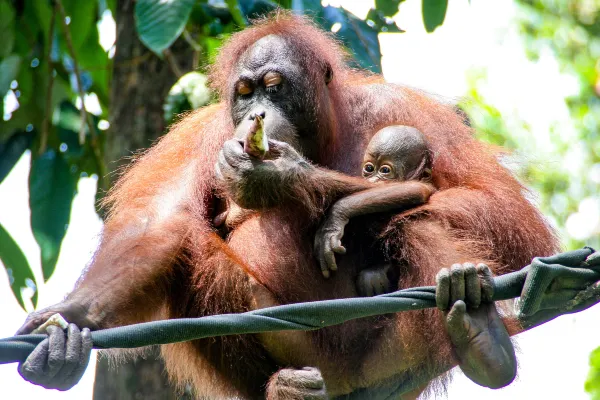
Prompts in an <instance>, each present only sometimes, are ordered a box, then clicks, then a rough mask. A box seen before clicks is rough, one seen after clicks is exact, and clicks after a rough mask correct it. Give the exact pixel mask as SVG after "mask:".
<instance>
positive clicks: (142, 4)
mask: <svg viewBox="0 0 600 400" xmlns="http://www.w3.org/2000/svg"><path fill="white" fill-rule="evenodd" d="M194 2H195V1H194V0H138V1H137V2H136V3H135V26H136V28H137V31H138V34H139V36H140V40H141V41H142V43H144V44H145V45H146V46H147V47H148V48H149V49H150V50H152V51H153V52H155V53H156V54H158V55H162V52H163V51H164V50H165V49H167V48H169V46H171V44H173V42H174V41H175V40H176V39H177V38H178V37H179V35H181V32H183V29H184V28H185V24H186V23H187V21H188V17H189V16H190V13H191V12H192V8H193V7H194Z"/></svg>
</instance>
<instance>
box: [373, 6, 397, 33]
mask: <svg viewBox="0 0 600 400" xmlns="http://www.w3.org/2000/svg"><path fill="white" fill-rule="evenodd" d="M365 21H366V22H367V25H369V26H370V27H372V28H373V29H375V30H377V31H378V32H384V33H400V32H404V31H403V30H402V29H400V28H399V27H398V25H396V22H394V20H393V19H391V18H389V17H386V16H385V15H383V13H382V12H381V11H379V10H376V9H374V8H371V9H370V10H369V13H368V14H367V17H366V18H365Z"/></svg>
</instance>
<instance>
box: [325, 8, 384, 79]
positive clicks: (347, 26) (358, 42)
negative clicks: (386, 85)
mask: <svg viewBox="0 0 600 400" xmlns="http://www.w3.org/2000/svg"><path fill="white" fill-rule="evenodd" d="M323 16H324V21H323V22H322V26H323V27H324V28H325V29H326V30H331V28H332V27H334V28H336V35H337V36H339V37H340V38H341V39H342V42H343V43H344V45H346V47H348V49H349V50H350V52H351V54H352V55H354V59H355V60H356V62H357V63H358V65H359V66H360V67H361V68H365V69H369V70H371V71H372V72H375V73H381V49H380V47H379V39H378V37H377V33H378V32H377V31H376V30H375V29H373V28H371V27H370V26H369V25H368V24H367V23H366V22H365V21H363V20H362V19H359V18H357V17H356V16H355V15H353V14H351V13H349V12H348V11H346V10H344V9H343V8H337V7H330V6H327V7H324V8H323Z"/></svg>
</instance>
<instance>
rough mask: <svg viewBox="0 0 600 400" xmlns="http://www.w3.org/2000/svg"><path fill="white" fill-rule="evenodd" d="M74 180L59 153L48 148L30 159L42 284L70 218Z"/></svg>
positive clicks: (31, 203)
mask: <svg viewBox="0 0 600 400" xmlns="http://www.w3.org/2000/svg"><path fill="white" fill-rule="evenodd" d="M76 185H77V179H76V178H75V177H74V174H73V173H72V172H71V170H70V167H69V164H68V163H67V162H66V161H65V159H64V157H63V156H62V154H60V153H57V152H55V151H54V150H52V149H48V150H47V151H46V152H45V153H44V154H42V155H41V156H39V157H37V158H32V162H31V172H30V173H29V207H30V209H31V229H32V231H33V236H34V237H35V240H36V241H37V242H38V244H39V245H40V250H41V259H42V272H43V276H44V281H47V280H48V278H50V276H51V275H52V273H53V272H54V268H55V267H56V261H57V260H58V255H59V253H60V246H61V243H62V240H63V238H64V237H65V233H66V231H67V227H68V224H69V219H70V215H71V204H72V202H73V197H74V196H75V191H76V187H77V186H76Z"/></svg>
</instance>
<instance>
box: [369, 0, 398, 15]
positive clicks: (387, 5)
mask: <svg viewBox="0 0 600 400" xmlns="http://www.w3.org/2000/svg"><path fill="white" fill-rule="evenodd" d="M402 1H404V0H375V9H376V10H377V11H381V12H382V13H383V15H385V16H386V17H393V16H394V15H396V13H397V12H398V7H399V6H400V3H401V2H402Z"/></svg>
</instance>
